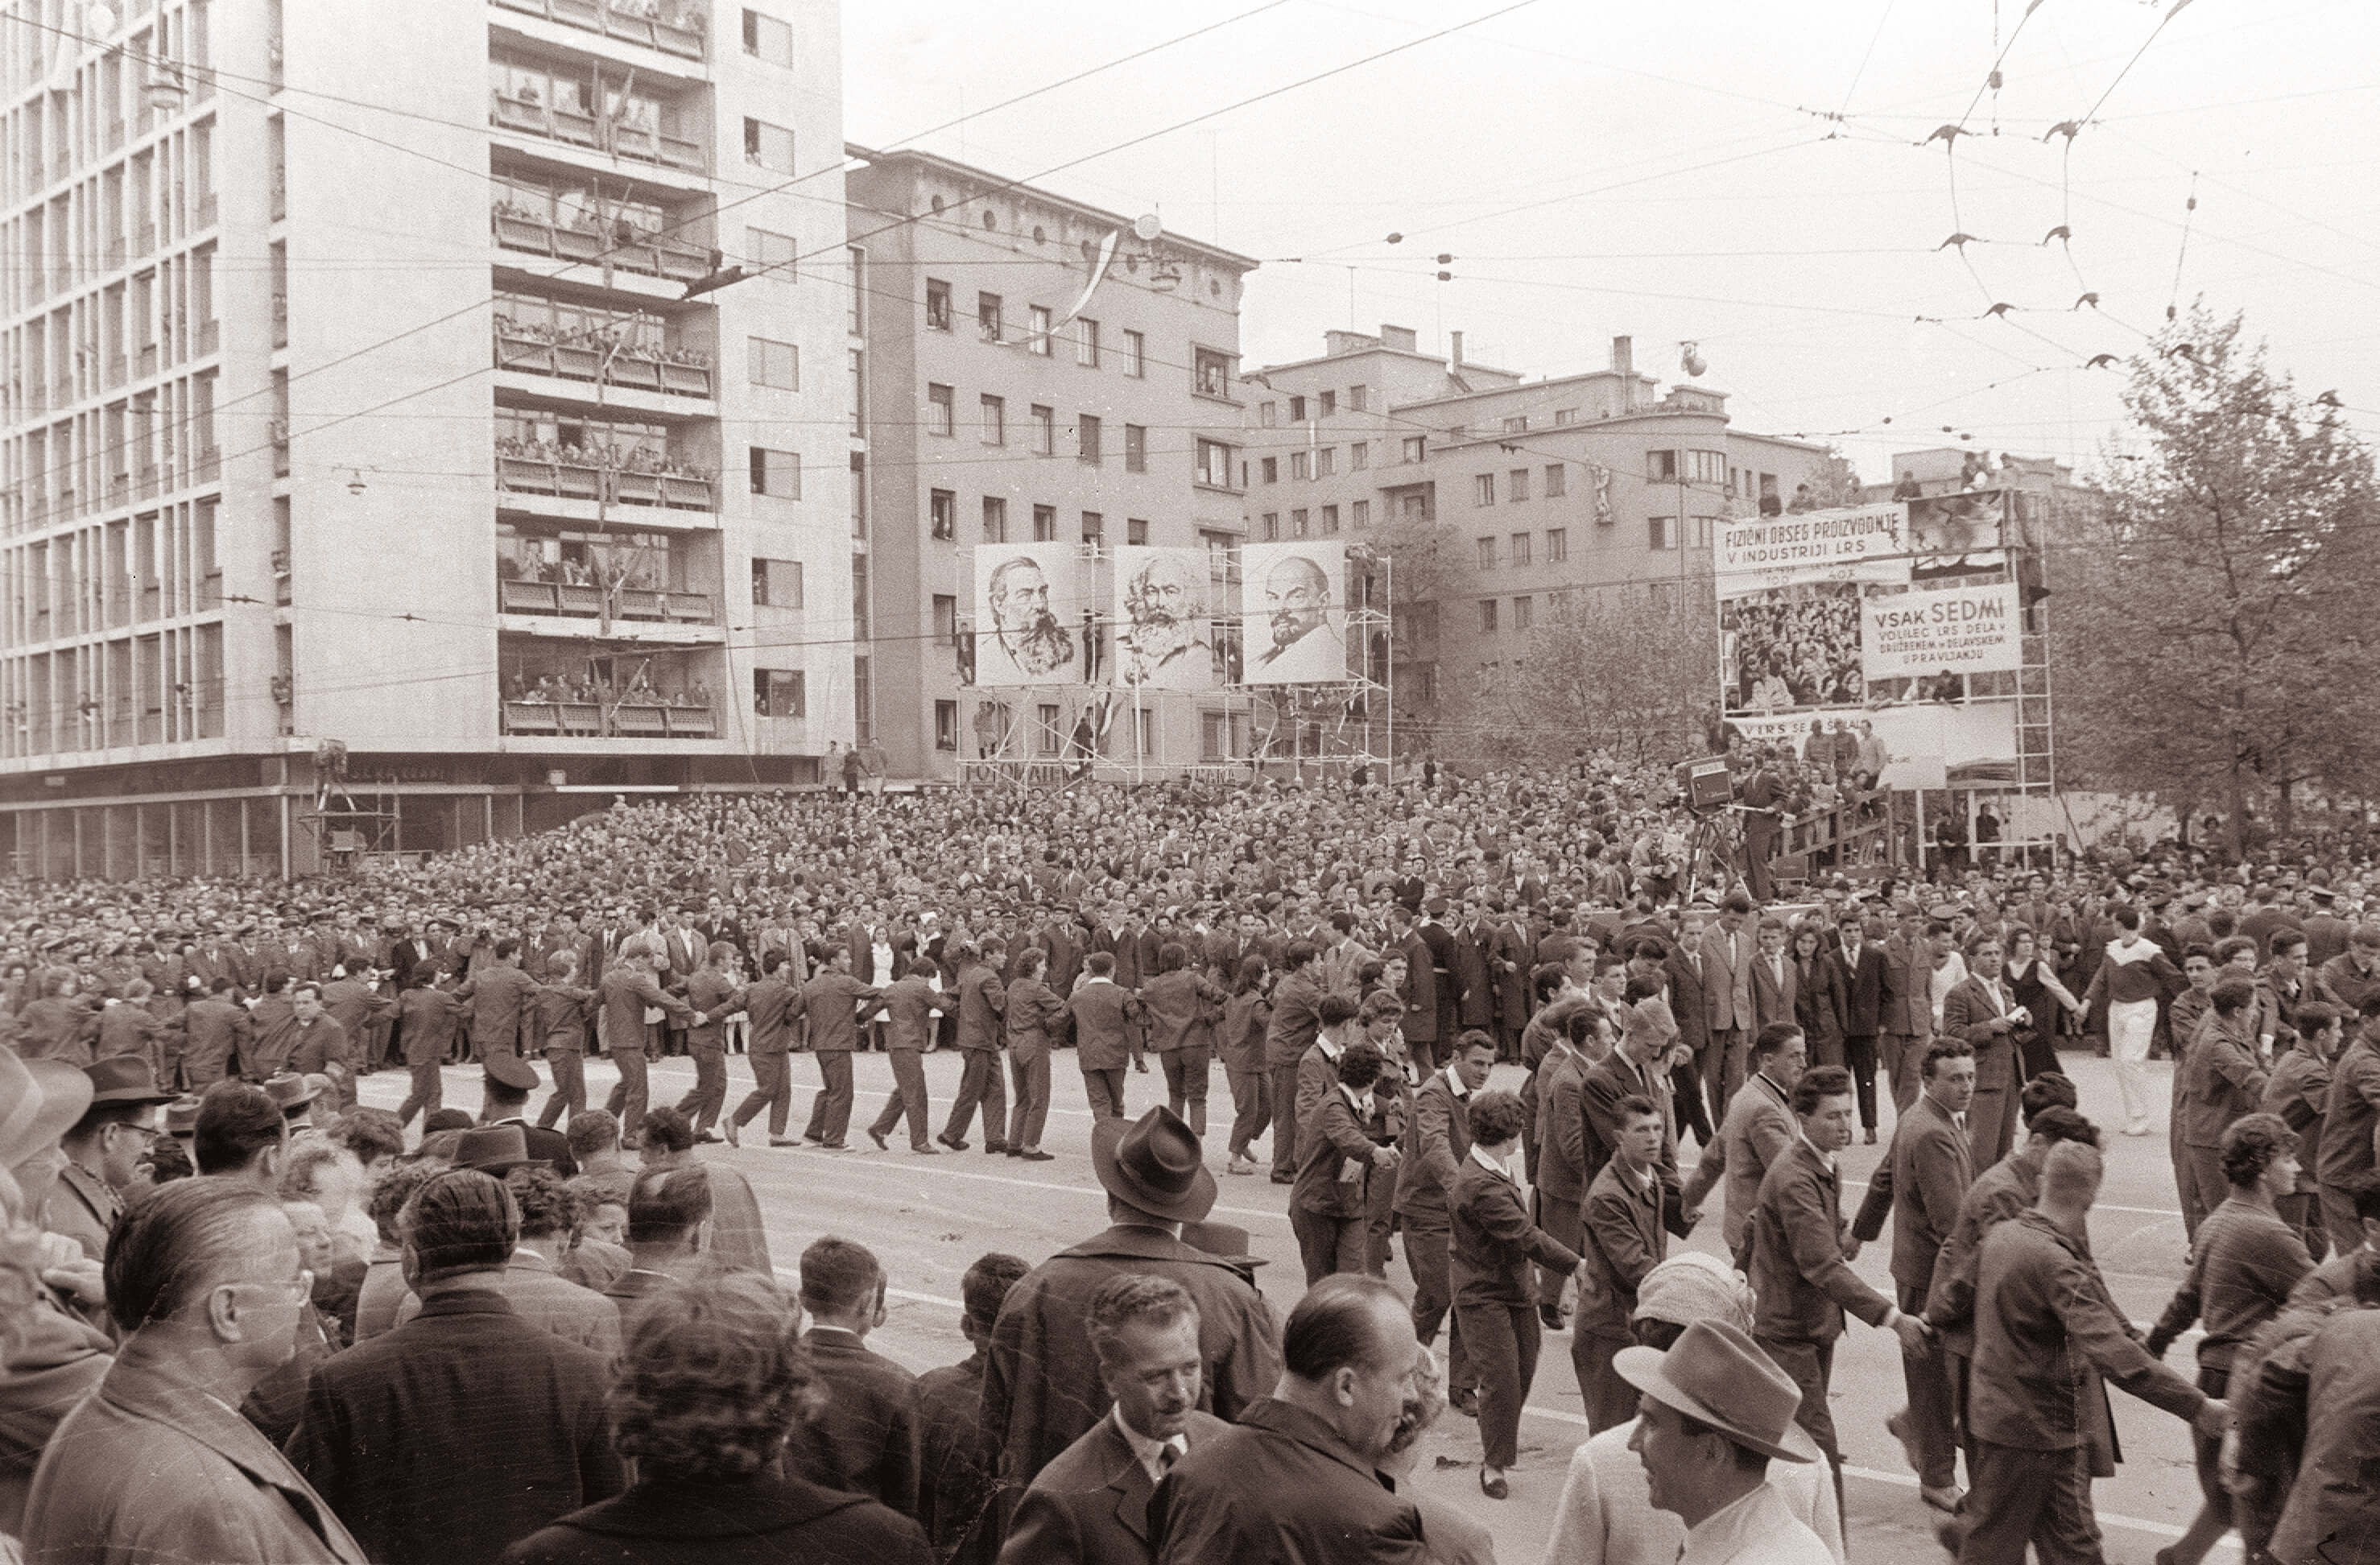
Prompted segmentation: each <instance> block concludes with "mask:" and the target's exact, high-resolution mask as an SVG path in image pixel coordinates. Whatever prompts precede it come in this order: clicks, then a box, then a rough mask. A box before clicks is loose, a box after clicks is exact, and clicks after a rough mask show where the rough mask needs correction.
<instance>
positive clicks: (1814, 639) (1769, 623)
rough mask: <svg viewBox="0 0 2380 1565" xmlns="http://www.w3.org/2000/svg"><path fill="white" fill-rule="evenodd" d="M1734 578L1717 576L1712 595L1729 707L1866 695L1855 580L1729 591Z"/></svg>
mask: <svg viewBox="0 0 2380 1565" xmlns="http://www.w3.org/2000/svg"><path fill="white" fill-rule="evenodd" d="M1746 579H1751V578H1746ZM1732 585H1734V584H1732V583H1730V582H1729V581H1727V580H1724V579H1722V580H1721V581H1720V583H1719V592H1720V597H1719V601H1718V628H1719V641H1720V646H1721V649H1722V652H1723V656H1724V659H1725V663H1724V667H1725V679H1726V702H1727V710H1729V711H1730V712H1773V711H1790V710H1794V709H1796V708H1802V707H1840V706H1857V705H1859V704H1860V702H1861V701H1863V700H1864V699H1865V698H1866V696H1867V687H1866V683H1865V677H1864V674H1863V673H1862V672H1861V668H1860V661H1861V660H1860V584H1859V583H1858V582H1855V581H1804V582H1799V583H1796V584H1794V585H1792V586H1789V587H1755V588H1751V589H1750V590H1749V591H1737V592H1730V591H1729V588H1730V586H1732Z"/></svg>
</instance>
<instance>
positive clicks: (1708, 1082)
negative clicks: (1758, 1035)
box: [1702, 891, 1760, 1120]
mask: <svg viewBox="0 0 2380 1565" xmlns="http://www.w3.org/2000/svg"><path fill="white" fill-rule="evenodd" d="M1752 914H1753V907H1752V899H1751V898H1750V897H1748V896H1746V895H1744V894H1743V892H1740V891H1739V892H1728V894H1727V900H1726V901H1725V902H1723V903H1721V904H1719V910H1718V923H1716V924H1714V925H1712V926H1711V927H1710V928H1707V929H1706V930H1704V931H1703V943H1702V967H1703V973H1702V978H1703V995H1704V1003H1705V1010H1704V1015H1705V1017H1706V1019H1707V1020H1708V1023H1709V1025H1710V1049H1709V1050H1708V1051H1707V1052H1706V1053H1705V1054H1704V1056H1703V1090H1704V1091H1705V1092H1707V1093H1708V1094H1709V1095H1710V1113H1711V1118H1713V1119H1714V1120H1724V1119H1725V1118H1726V1117H1727V1105H1728V1101H1729V1099H1730V1098H1733V1097H1734V1096H1735V1089H1736V1088H1737V1087H1740V1086H1743V1072H1744V1057H1745V1051H1746V1050H1747V1049H1749V1047H1750V1045H1751V1038H1752V1035H1753V1034H1754V1033H1755V1032H1757V1031H1759V1030H1760V1026H1759V1022H1758V1019H1757V1013H1756V1012H1755V1009H1754V1004H1753V998H1752V957H1753V932H1752V929H1751V927H1750V926H1751V924H1752Z"/></svg>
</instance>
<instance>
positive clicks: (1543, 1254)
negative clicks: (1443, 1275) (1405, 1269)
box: [1448, 1158, 1578, 1304]
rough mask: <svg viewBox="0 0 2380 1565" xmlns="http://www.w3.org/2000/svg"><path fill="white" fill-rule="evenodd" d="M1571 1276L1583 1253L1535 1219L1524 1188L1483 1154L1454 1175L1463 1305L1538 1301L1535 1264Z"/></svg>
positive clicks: (1453, 1269)
mask: <svg viewBox="0 0 2380 1565" xmlns="http://www.w3.org/2000/svg"><path fill="white" fill-rule="evenodd" d="M1532 1261H1534V1262H1536V1264H1537V1265H1538V1266H1541V1267H1543V1268H1546V1270H1548V1272H1553V1273H1556V1274H1558V1275H1560V1276H1563V1277H1567V1276H1569V1275H1570V1274H1571V1273H1572V1272H1573V1271H1574V1270H1576V1269H1577V1268H1578V1256H1577V1255H1576V1253H1575V1252H1573V1250H1571V1249H1570V1247H1569V1246H1568V1245H1565V1244H1562V1243H1561V1242H1560V1240H1558V1239H1556V1238H1554V1236H1553V1235H1551V1234H1549V1233H1548V1232H1547V1231H1545V1230H1544V1229H1541V1228H1539V1227H1538V1226H1537V1225H1536V1224H1535V1223H1533V1222H1531V1221H1530V1220H1529V1209H1528V1207H1525V1206H1524V1205H1523V1204H1522V1201H1521V1190H1520V1186H1518V1185H1516V1184H1514V1183H1512V1180H1510V1179H1509V1178H1507V1177H1506V1176H1504V1175H1502V1174H1500V1173H1498V1172H1496V1171H1494V1170H1493V1169H1490V1168H1488V1166H1487V1165H1486V1164H1484V1163H1482V1162H1480V1160H1479V1159H1477V1158H1465V1159H1463V1167H1462V1170H1461V1171H1460V1172H1458V1173H1457V1174H1456V1175H1455V1176H1454V1244H1453V1248H1452V1252H1451V1256H1450V1264H1449V1268H1448V1269H1449V1272H1450V1274H1451V1280H1452V1283H1453V1289H1454V1299H1455V1302H1456V1303H1457V1304H1535V1303H1536V1297H1537V1291H1536V1280H1535V1279H1534V1278H1533V1277H1532V1276H1531V1275H1530V1272H1529V1263H1530V1262H1532Z"/></svg>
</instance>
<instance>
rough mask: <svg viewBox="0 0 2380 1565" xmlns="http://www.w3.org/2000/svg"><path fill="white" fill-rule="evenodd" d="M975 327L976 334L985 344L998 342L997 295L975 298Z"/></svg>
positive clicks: (998, 310)
mask: <svg viewBox="0 0 2380 1565" xmlns="http://www.w3.org/2000/svg"><path fill="white" fill-rule="evenodd" d="M975 327H976V332H977V334H979V335H980V336H981V337H982V338H983V340H984V341H985V342H988V343H996V342H998V341H999V340H1000V296H999V295H998V294H977V295H976V296H975Z"/></svg>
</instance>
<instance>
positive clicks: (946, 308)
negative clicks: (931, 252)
mask: <svg viewBox="0 0 2380 1565" xmlns="http://www.w3.org/2000/svg"><path fill="white" fill-rule="evenodd" d="M950 329H951V285H949V284H948V283H945V282H943V281H941V279H940V278H938V277H929V278H927V279H926V330H928V331H929V332H947V331H949V330H950Z"/></svg>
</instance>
